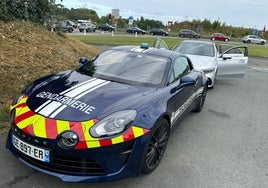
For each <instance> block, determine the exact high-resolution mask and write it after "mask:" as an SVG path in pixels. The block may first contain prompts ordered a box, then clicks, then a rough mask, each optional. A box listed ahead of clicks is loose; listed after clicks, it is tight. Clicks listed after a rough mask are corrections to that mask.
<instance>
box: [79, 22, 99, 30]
mask: <svg viewBox="0 0 268 188" xmlns="http://www.w3.org/2000/svg"><path fill="white" fill-rule="evenodd" d="M79 31H80V32H84V31H86V32H95V31H96V26H95V25H94V24H91V23H82V24H80V26H79Z"/></svg>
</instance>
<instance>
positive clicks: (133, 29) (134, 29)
mask: <svg viewBox="0 0 268 188" xmlns="http://www.w3.org/2000/svg"><path fill="white" fill-rule="evenodd" d="M126 32H127V33H132V34H135V33H137V34H142V35H144V34H145V33H146V31H144V30H142V29H141V28H138V27H132V28H127V30H126Z"/></svg>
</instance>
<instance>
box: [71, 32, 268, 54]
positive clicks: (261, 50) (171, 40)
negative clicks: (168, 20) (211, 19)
mask: <svg viewBox="0 0 268 188" xmlns="http://www.w3.org/2000/svg"><path fill="white" fill-rule="evenodd" d="M68 37H69V38H74V39H77V40H79V41H81V42H84V43H86V44H91V45H109V46H118V45H140V44H141V43H143V42H147V43H148V44H149V45H150V46H152V45H153V44H154V40H155V37H152V36H146V35H144V36H142V35H138V36H137V37H135V36H134V35H127V36H116V35H114V36H113V37H112V36H111V35H104V36H97V37H96V36H95V35H68ZM159 38H161V39H163V40H164V41H165V42H166V43H167V45H168V47H169V48H170V49H172V48H173V47H174V46H175V45H176V44H177V43H178V42H180V41H182V40H185V39H183V38H178V37H159ZM192 40H195V39H192ZM216 43H217V44H220V43H224V42H216ZM228 44H232V45H235V46H244V45H246V46H248V48H249V56H251V57H266V58H267V57H268V46H267V45H256V44H243V43H240V42H228Z"/></svg>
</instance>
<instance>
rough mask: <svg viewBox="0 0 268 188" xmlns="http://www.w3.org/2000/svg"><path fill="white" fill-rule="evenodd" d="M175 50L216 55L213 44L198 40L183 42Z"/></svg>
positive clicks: (185, 52) (191, 53) (210, 55)
mask: <svg viewBox="0 0 268 188" xmlns="http://www.w3.org/2000/svg"><path fill="white" fill-rule="evenodd" d="M174 51H176V52H180V53H182V54H190V55H200V56H209V57H214V56H215V51H214V48H213V44H209V43H197V42H181V43H180V44H179V45H178V46H176V47H175V48H174Z"/></svg>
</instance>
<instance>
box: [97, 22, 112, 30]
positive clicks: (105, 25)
mask: <svg viewBox="0 0 268 188" xmlns="http://www.w3.org/2000/svg"><path fill="white" fill-rule="evenodd" d="M98 29H99V30H100V31H115V27H114V26H112V25H110V24H107V23H106V24H100V25H99V27H98Z"/></svg>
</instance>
